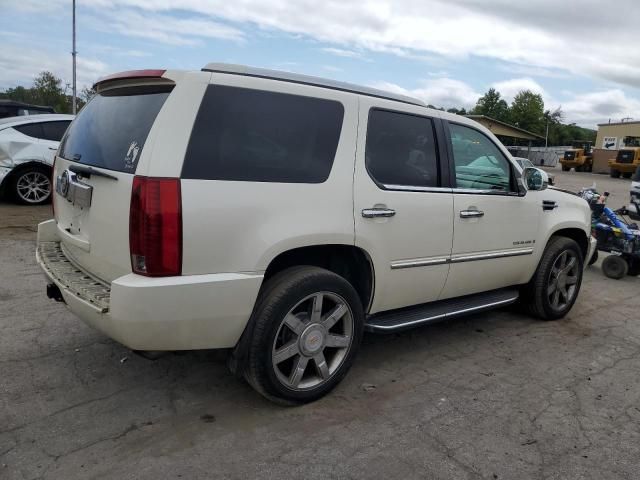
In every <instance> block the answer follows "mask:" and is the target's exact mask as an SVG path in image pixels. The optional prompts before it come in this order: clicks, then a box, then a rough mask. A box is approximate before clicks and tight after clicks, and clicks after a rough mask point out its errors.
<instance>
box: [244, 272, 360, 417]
mask: <svg viewBox="0 0 640 480" xmlns="http://www.w3.org/2000/svg"><path fill="white" fill-rule="evenodd" d="M252 321H253V322H255V323H254V329H253V333H252V336H251V338H250V340H249V351H248V361H247V368H246V371H245V378H246V379H247V381H248V382H249V383H250V384H251V385H252V386H253V387H254V388H255V389H256V390H257V391H258V392H259V393H261V394H262V395H264V396H265V397H266V398H268V399H270V400H272V401H275V402H277V403H281V404H285V405H297V404H302V403H307V402H311V401H314V400H317V399H318V398H320V397H322V396H324V395H326V394H327V393H328V392H329V391H331V390H332V389H333V388H334V387H335V386H336V385H337V384H338V383H339V382H340V381H341V380H342V378H343V377H344V376H345V375H346V373H347V371H348V370H349V368H350V367H351V364H352V363H353V359H354V358H355V355H356V353H357V350H358V347H359V345H360V340H361V338H362V331H363V326H364V313H363V309H362V305H361V302H360V298H359V297H358V294H357V293H356V291H355V290H354V288H353V287H352V286H351V284H350V283H349V282H347V281H346V280H345V279H344V278H342V277H340V276H339V275H336V274H335V273H333V272H330V271H328V270H324V269H321V268H317V267H294V268H290V269H287V270H285V271H283V272H281V273H279V274H278V275H276V276H275V277H273V278H272V279H271V280H269V281H268V283H267V284H266V285H265V287H264V288H263V291H262V293H261V294H260V297H259V299H258V302H257V303H256V308H255V310H254V313H253V317H252Z"/></svg>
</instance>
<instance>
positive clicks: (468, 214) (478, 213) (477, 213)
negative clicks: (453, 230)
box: [460, 210, 484, 218]
mask: <svg viewBox="0 0 640 480" xmlns="http://www.w3.org/2000/svg"><path fill="white" fill-rule="evenodd" d="M477 217H484V212H483V211H482V210H460V218H477Z"/></svg>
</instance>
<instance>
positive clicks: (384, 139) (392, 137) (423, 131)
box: [365, 110, 438, 187]
mask: <svg viewBox="0 0 640 480" xmlns="http://www.w3.org/2000/svg"><path fill="white" fill-rule="evenodd" d="M365 156H366V166H367V170H368V171H369V175H371V177H372V178H373V179H374V180H375V181H376V182H378V183H379V184H383V185H395V186H414V187H416V186H417V187H435V186H437V185H438V156H437V153H436V141H435V136H434V133H433V122H432V121H431V119H430V118H425V117H418V116H415V115H410V114H405V113H397V112H389V111H386V110H371V112H370V113H369V125H368V127H367V146H366V153H365Z"/></svg>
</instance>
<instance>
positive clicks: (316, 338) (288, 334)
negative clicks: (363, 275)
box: [271, 292, 353, 390]
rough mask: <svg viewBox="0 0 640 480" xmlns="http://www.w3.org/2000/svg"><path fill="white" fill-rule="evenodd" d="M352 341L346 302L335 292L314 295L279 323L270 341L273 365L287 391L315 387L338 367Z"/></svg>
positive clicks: (301, 302) (304, 300) (330, 375)
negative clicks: (271, 341)
mask: <svg viewBox="0 0 640 480" xmlns="http://www.w3.org/2000/svg"><path fill="white" fill-rule="evenodd" d="M352 341H353V313H352V312H351V308H350V307H349V305H348V303H347V302H346V301H345V300H344V299H343V298H342V297H341V296H339V295H337V294H335V293H330V292H318V293H314V294H313V295H309V296H308V297H306V298H304V299H302V300H301V301H300V302H298V303H297V304H296V305H295V306H294V307H293V308H292V309H291V310H289V312H288V313H287V315H286V316H285V317H284V319H283V320H282V323H281V324H280V327H279V328H278V331H277V333H276V336H275V339H274V342H273V347H272V353H271V362H272V366H273V369H274V371H275V373H276V376H277V378H278V380H279V381H280V382H281V383H282V384H283V385H284V386H286V387H287V388H290V389H292V390H308V389H311V388H315V387H318V386H319V385H321V384H323V383H325V382H326V381H327V380H329V379H330V378H331V377H332V376H333V375H334V373H335V372H336V371H337V370H338V369H339V368H340V366H341V365H342V364H343V362H344V360H345V359H346V358H347V353H348V352H349V349H350V348H351V343H352Z"/></svg>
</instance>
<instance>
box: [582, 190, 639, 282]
mask: <svg viewBox="0 0 640 480" xmlns="http://www.w3.org/2000/svg"><path fill="white" fill-rule="evenodd" d="M578 195H579V196H580V197H582V198H584V199H585V200H586V201H587V202H588V203H589V206H590V207H591V234H592V235H593V236H594V237H595V238H596V241H597V250H596V253H595V254H594V255H593V257H591V259H590V260H589V265H592V264H593V263H595V261H596V260H597V258H598V254H597V252H598V251H603V252H608V253H611V255H609V256H607V257H606V258H605V259H604V260H603V262H602V271H603V272H604V274H605V275H606V276H607V277H609V278H615V279H620V278H623V277H624V276H625V275H633V276H636V275H639V274H640V229H639V228H638V225H637V224H635V223H630V222H628V221H626V220H625V219H624V218H623V216H624V215H626V214H627V213H628V212H627V209H626V208H624V207H623V208H621V209H618V210H612V209H610V208H609V207H607V206H606V201H607V198H608V197H609V192H604V194H603V195H600V194H599V193H598V192H597V191H596V190H595V188H586V189H583V190H582V191H580V193H579V194H578Z"/></svg>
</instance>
